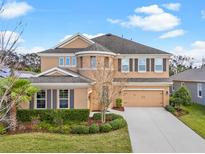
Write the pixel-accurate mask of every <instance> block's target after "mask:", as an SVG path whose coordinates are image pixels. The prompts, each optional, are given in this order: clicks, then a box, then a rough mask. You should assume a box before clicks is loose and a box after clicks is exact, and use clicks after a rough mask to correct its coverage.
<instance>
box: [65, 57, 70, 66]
mask: <svg viewBox="0 0 205 154" xmlns="http://www.w3.org/2000/svg"><path fill="white" fill-rule="evenodd" d="M65 64H66V65H70V57H68V56H67V57H66V59H65Z"/></svg>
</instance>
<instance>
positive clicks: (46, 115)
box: [17, 109, 90, 123]
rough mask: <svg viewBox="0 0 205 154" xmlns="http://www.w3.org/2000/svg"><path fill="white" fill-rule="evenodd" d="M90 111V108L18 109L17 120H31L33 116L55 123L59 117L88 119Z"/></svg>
mask: <svg viewBox="0 0 205 154" xmlns="http://www.w3.org/2000/svg"><path fill="white" fill-rule="evenodd" d="M89 113H90V111H89V110H88V109H56V110H53V109H46V110H18V111H17V120H18V121H21V122H30V121H31V120H32V119H33V118H39V120H40V121H45V122H48V123H53V122H54V121H55V120H56V119H57V118H58V120H59V119H60V120H62V121H63V122H70V121H87V120H88V118H89Z"/></svg>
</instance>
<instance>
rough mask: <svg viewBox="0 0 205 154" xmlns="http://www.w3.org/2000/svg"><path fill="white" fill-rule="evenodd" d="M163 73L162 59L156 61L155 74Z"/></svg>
mask: <svg viewBox="0 0 205 154" xmlns="http://www.w3.org/2000/svg"><path fill="white" fill-rule="evenodd" d="M162 71H163V60H162V58H156V59H155V72H162Z"/></svg>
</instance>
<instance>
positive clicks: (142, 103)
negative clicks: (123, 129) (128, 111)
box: [122, 89, 163, 107]
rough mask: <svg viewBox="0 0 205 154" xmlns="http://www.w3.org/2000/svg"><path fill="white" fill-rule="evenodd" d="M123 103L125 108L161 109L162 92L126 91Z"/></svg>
mask: <svg viewBox="0 0 205 154" xmlns="http://www.w3.org/2000/svg"><path fill="white" fill-rule="evenodd" d="M122 99H123V103H124V106H125V107H160V106H163V91H162V90H157V89H156V90H149V89H144V90H141V89H139V90H136V89H130V90H124V91H123V98H122Z"/></svg>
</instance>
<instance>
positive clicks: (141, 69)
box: [138, 58, 146, 72]
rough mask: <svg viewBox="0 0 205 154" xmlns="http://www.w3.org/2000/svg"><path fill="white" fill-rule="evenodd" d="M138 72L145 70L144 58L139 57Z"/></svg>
mask: <svg viewBox="0 0 205 154" xmlns="http://www.w3.org/2000/svg"><path fill="white" fill-rule="evenodd" d="M138 67H139V72H146V58H139V64H138Z"/></svg>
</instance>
